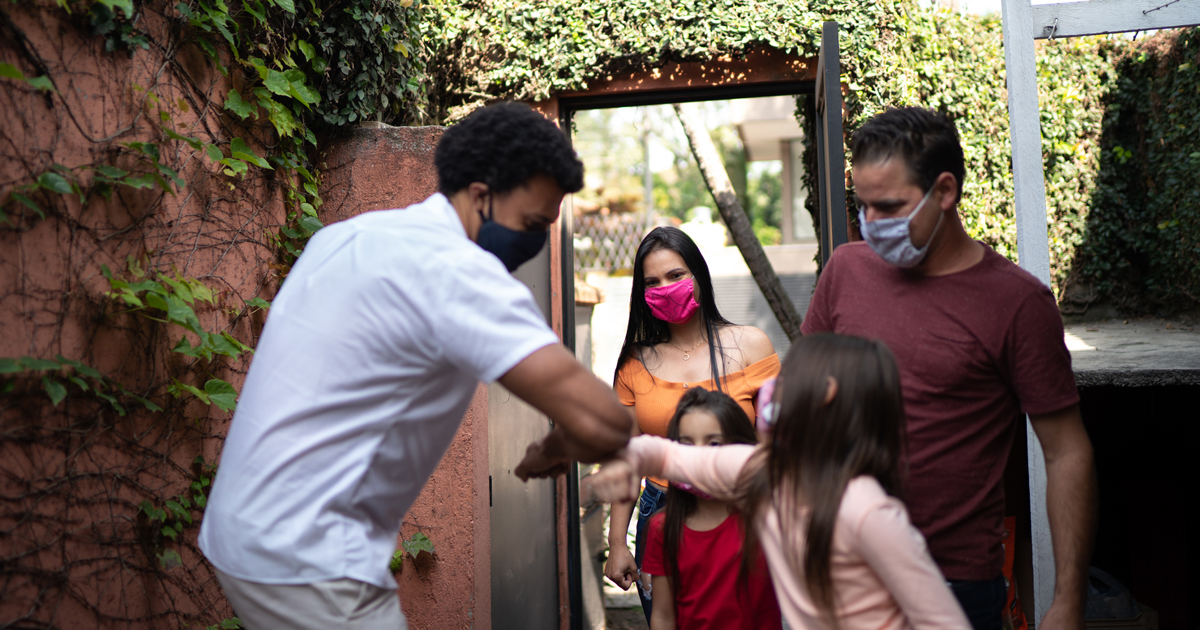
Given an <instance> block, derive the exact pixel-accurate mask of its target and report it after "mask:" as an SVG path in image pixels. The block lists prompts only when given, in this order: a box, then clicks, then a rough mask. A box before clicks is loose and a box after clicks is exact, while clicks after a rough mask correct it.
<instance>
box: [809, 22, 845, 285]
mask: <svg viewBox="0 0 1200 630" xmlns="http://www.w3.org/2000/svg"><path fill="white" fill-rule="evenodd" d="M839 55H840V52H839V49H838V23H837V22H825V23H824V24H823V25H821V53H820V55H818V57H817V98H816V99H814V100H815V101H816V109H817V188H818V195H819V196H818V198H819V199H820V211H821V216H820V221H821V266H822V267H824V265H825V263H826V262H829V256H830V255H831V254H832V253H833V250H834V248H836V247H837V246H838V245H841V244H842V243H845V242H846V241H847V240H848V234H849V232H848V230H847V226H846V154H845V142H844V141H843V138H842V78H841V77H842V64H841V60H840V56H839Z"/></svg>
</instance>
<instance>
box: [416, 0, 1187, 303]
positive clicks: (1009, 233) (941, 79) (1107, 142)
mask: <svg viewBox="0 0 1200 630" xmlns="http://www.w3.org/2000/svg"><path fill="white" fill-rule="evenodd" d="M424 9H425V13H424V18H425V19H424V21H423V26H422V28H423V31H422V32H423V34H424V40H425V45H426V46H427V47H428V50H429V54H430V61H429V62H428V64H427V67H428V71H429V81H428V90H429V92H428V98H429V102H428V105H427V109H428V111H429V112H430V114H431V115H432V116H433V117H434V118H435V119H439V120H443V121H452V120H454V119H456V118H457V117H459V116H461V115H463V114H464V113H465V112H466V111H469V110H470V109H471V108H473V107H475V106H478V105H479V104H481V103H484V102H487V101H489V100H495V99H501V98H506V99H517V100H528V101H536V100H542V99H545V98H547V97H548V96H549V95H551V94H553V93H557V92H562V91H569V90H577V89H581V88H583V87H584V86H585V85H586V84H587V82H588V81H589V80H593V79H597V78H603V77H605V76H608V75H610V74H613V73H615V72H620V71H623V70H628V69H632V68H636V67H643V66H650V67H653V66H659V65H662V64H664V63H666V62H670V61H699V60H707V59H711V58H713V57H716V56H719V55H735V56H736V55H740V54H744V53H745V52H747V51H750V50H753V49H755V48H759V47H763V46H769V47H772V48H777V49H780V50H783V51H786V52H789V53H794V54H797V55H801V56H810V57H815V56H816V54H817V52H818V45H819V36H820V30H821V29H820V25H821V23H822V22H824V21H825V20H829V19H833V20H836V21H838V23H839V24H840V25H841V38H840V44H841V48H842V78H843V82H844V83H845V84H846V87H847V89H848V93H847V97H846V107H847V118H846V121H845V129H846V133H847V135H849V134H850V133H853V131H854V130H855V129H856V128H857V127H858V125H860V124H861V123H862V121H863V120H865V119H866V118H868V117H870V116H872V115H874V114H875V113H877V112H879V111H882V109H883V108H885V107H887V106H901V105H919V106H925V107H931V108H934V109H938V110H940V111H943V112H945V113H946V114H948V115H949V116H950V117H952V118H953V119H954V120H955V121H956V124H957V125H958V128H959V132H960V134H961V135H962V139H963V144H964V148H965V151H966V156H967V161H968V164H967V179H966V182H964V200H963V204H962V208H961V212H962V217H963V221H964V224H965V225H966V227H967V229H968V231H969V232H970V233H971V235H972V236H974V237H975V238H978V239H980V240H982V241H984V242H986V243H988V244H989V245H991V246H992V247H994V248H995V249H996V250H997V251H999V252H1000V253H1002V254H1004V255H1006V256H1008V257H1009V258H1012V259H1014V260H1015V259H1016V230H1015V225H1014V221H1013V201H1012V199H1013V193H1012V174H1011V145H1010V143H1009V137H1008V115H1007V111H1008V109H1007V105H1008V103H1007V93H1006V86H1005V83H1004V52H1003V48H1002V46H1001V42H1002V39H1003V38H1002V29H1001V24H1000V21H999V20H998V19H996V18H992V17H977V16H964V15H960V14H957V13H953V12H949V11H938V10H933V9H929V8H924V7H921V6H920V5H919V4H918V2H917V1H916V0H891V1H887V0H885V1H882V2H868V3H857V2H844V1H842V2H828V1H810V2H797V1H795V0H765V1H762V2H755V3H746V2H740V1H735V0H726V1H722V2H700V1H696V0H680V1H678V2H672V3H662V2H659V1H658V0H629V1H627V2H621V3H613V2H607V1H605V0H550V1H547V2H542V3H527V2H522V1H518V0H496V1H491V2H482V1H479V0H475V1H469V2H458V3H455V2H450V1H446V2H443V3H440V4H439V3H435V4H430V5H426V6H425V7H424ZM1196 40H1197V35H1196V32H1195V31H1192V30H1189V31H1176V32H1171V33H1164V34H1160V35H1158V36H1156V37H1155V38H1152V39H1150V40H1149V41H1137V42H1133V41H1130V40H1129V39H1127V38H1124V37H1110V38H1104V37H1089V38H1075V39H1067V40H1057V41H1053V42H1038V44H1037V46H1038V57H1037V69H1038V93H1039V103H1040V106H1041V126H1042V136H1043V158H1044V165H1045V173H1046V195H1047V206H1048V207H1047V211H1048V214H1049V219H1050V221H1049V227H1048V230H1049V238H1050V249H1051V251H1050V263H1051V274H1052V280H1053V284H1054V288H1055V290H1056V292H1058V293H1059V294H1060V295H1063V294H1065V296H1066V298H1067V301H1068V302H1070V303H1071V305H1072V307H1073V308H1076V309H1078V308H1079V307H1081V306H1083V305H1086V304H1089V303H1091V302H1093V301H1095V300H1098V299H1107V300H1109V301H1111V302H1114V303H1116V304H1117V305H1118V306H1120V307H1122V308H1123V309H1125V310H1127V311H1134V312H1142V311H1154V312H1159V313H1163V312H1166V311H1171V310H1178V309H1187V308H1194V307H1196V306H1200V300H1198V299H1197V296H1198V295H1200V262H1197V261H1198V260H1200V255H1198V254H1200V250H1198V249H1197V246H1198V244H1200V220H1198V218H1197V205H1198V198H1197V194H1200V193H1197V191H1196V186H1195V183H1196V182H1195V178H1196V177H1197V175H1196V174H1195V172H1196V168H1197V166H1200V146H1198V142H1197V136H1196V131H1195V130H1196V129H1197V123H1200V120H1197V118H1198V116H1200V107H1198V105H1200V103H1197V102H1196V101H1195V99H1197V98H1200V92H1197V88H1196V86H1197V83H1196V82H1197V81H1200V78H1198V75H1197V73H1198V72H1200V70H1197V68H1196V67H1197V65H1200V60H1198V58H1197V46H1198V44H1197V41H1196ZM808 111H810V110H809V108H808V106H807V105H806V103H805V100H804V99H801V102H800V106H799V107H798V115H799V117H800V118H801V124H802V127H804V128H806V129H811V128H812V121H811V120H808V119H807V118H808V116H807V112H808ZM810 137H811V134H810ZM807 155H808V156H809V158H810V162H811V163H810V171H813V170H815V169H814V168H812V167H813V166H815V162H812V161H811V160H812V158H814V156H815V153H814V152H813V151H812V150H811V147H810V150H809V151H808V153H807ZM811 183H812V184H815V181H814V182H811ZM815 197H816V196H815V195H810V197H809V199H810V202H815Z"/></svg>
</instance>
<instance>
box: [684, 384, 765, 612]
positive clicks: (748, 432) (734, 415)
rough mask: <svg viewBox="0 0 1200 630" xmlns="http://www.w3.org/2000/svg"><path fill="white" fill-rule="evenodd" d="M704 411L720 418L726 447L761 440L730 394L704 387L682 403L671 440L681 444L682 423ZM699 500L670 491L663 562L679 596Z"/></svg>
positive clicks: (689, 392)
mask: <svg viewBox="0 0 1200 630" xmlns="http://www.w3.org/2000/svg"><path fill="white" fill-rule="evenodd" d="M698 410H704V411H707V412H709V413H711V414H712V415H713V416H715V417H716V418H717V423H718V424H720V425H721V436H722V437H724V438H725V443H726V444H754V443H755V442H756V441H757V439H758V436H757V435H756V434H755V432H754V425H753V424H751V423H750V419H749V418H747V417H746V412H745V411H744V410H742V408H741V407H740V406H739V405H738V404H737V403H736V402H735V401H734V400H733V399H732V398H730V397H729V396H728V395H727V394H724V393H722V392H710V391H708V390H706V389H704V388H703V387H692V388H689V389H688V390H687V392H685V393H684V394H683V398H680V399H679V405H678V406H677V407H675V415H674V416H672V417H671V423H670V424H668V425H667V437H668V438H669V439H672V440H675V441H679V420H680V419H681V418H683V416H684V415H686V414H687V413H689V412H692V411H698ZM696 507H697V504H696V496H695V495H693V494H691V493H689V492H684V491H683V490H680V489H679V488H675V487H672V488H670V489H668V490H667V507H666V514H665V516H664V517H663V561H664V562H665V563H666V566H667V572H668V573H667V579H668V580H669V581H670V584H671V590H672V591H673V592H676V593H678V592H679V591H678V585H679V542H680V541H681V540H682V539H683V526H684V524H685V523H686V522H687V518H688V517H689V516H691V515H692V514H694V513H695V512H696Z"/></svg>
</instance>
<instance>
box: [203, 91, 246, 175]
mask: <svg viewBox="0 0 1200 630" xmlns="http://www.w3.org/2000/svg"><path fill="white" fill-rule="evenodd" d="M225 109H228V110H229V111H231V112H233V113H234V114H237V116H238V117H239V118H241V119H242V120H246V118H247V117H249V116H250V115H251V114H254V115H255V116H254V117H255V118H258V114H257V112H258V107H257V106H256V105H255V104H254V103H253V102H251V101H247V100H245V99H243V98H242V95H241V94H238V91H237V90H229V94H228V95H227V96H226V97H225ZM208 146H210V147H212V145H211V144H210V145H208ZM214 148H215V147H214ZM219 152H220V151H219V150H218V153H219ZM208 156H209V157H212V156H213V154H212V150H209V152H208ZM220 159H221V158H219V157H214V158H213V160H214V161H215V160H220Z"/></svg>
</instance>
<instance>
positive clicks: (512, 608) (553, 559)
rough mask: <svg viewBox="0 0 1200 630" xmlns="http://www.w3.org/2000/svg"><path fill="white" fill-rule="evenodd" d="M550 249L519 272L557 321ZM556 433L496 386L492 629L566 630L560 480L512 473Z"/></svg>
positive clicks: (492, 409) (491, 451)
mask: <svg viewBox="0 0 1200 630" xmlns="http://www.w3.org/2000/svg"><path fill="white" fill-rule="evenodd" d="M549 250H550V248H548V247H544V248H542V251H541V253H540V254H538V255H537V256H535V257H534V258H533V260H531V261H529V262H528V263H526V264H524V265H522V266H521V268H520V269H518V270H517V271H516V273H514V274H513V276H515V277H516V278H517V279H518V280H520V281H521V282H524V283H525V285H526V286H528V287H529V290H530V291H532V292H533V297H534V299H536V300H537V304H538V306H539V307H540V308H541V309H542V313H544V314H545V315H546V321H547V323H549V321H550V300H551V299H553V291H552V290H551V287H550V251H549ZM549 432H550V420H549V419H548V418H547V417H546V416H545V415H543V414H542V413H541V412H539V411H538V410H536V409H534V408H533V407H530V406H529V405H527V404H525V403H524V402H523V401H521V400H520V399H519V398H517V397H516V396H514V395H512V394H511V393H509V391H508V390H507V389H504V387H503V386H501V385H500V384H499V383H492V384H491V385H489V386H488V474H489V476H490V479H489V484H488V485H489V494H490V495H491V496H490V498H489V501H490V507H491V512H490V514H491V530H492V531H491V541H492V545H491V546H492V553H491V572H492V619H491V627H492V630H530V629H536V630H542V629H553V628H558V627H559V623H558V621H559V620H558V617H559V605H558V536H557V531H556V530H557V525H556V520H555V519H556V515H555V506H554V501H555V498H554V494H555V491H554V481H553V480H552V479H531V480H529V482H528V483H524V482H522V481H521V480H520V479H518V478H517V477H516V476H514V475H513V474H512V470H513V468H516V466H517V463H518V462H520V461H521V458H523V457H524V456H525V447H526V446H528V445H529V443H530V442H533V441H534V440H538V439H541V438H543V437H545V435H546V434H547V433H549Z"/></svg>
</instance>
